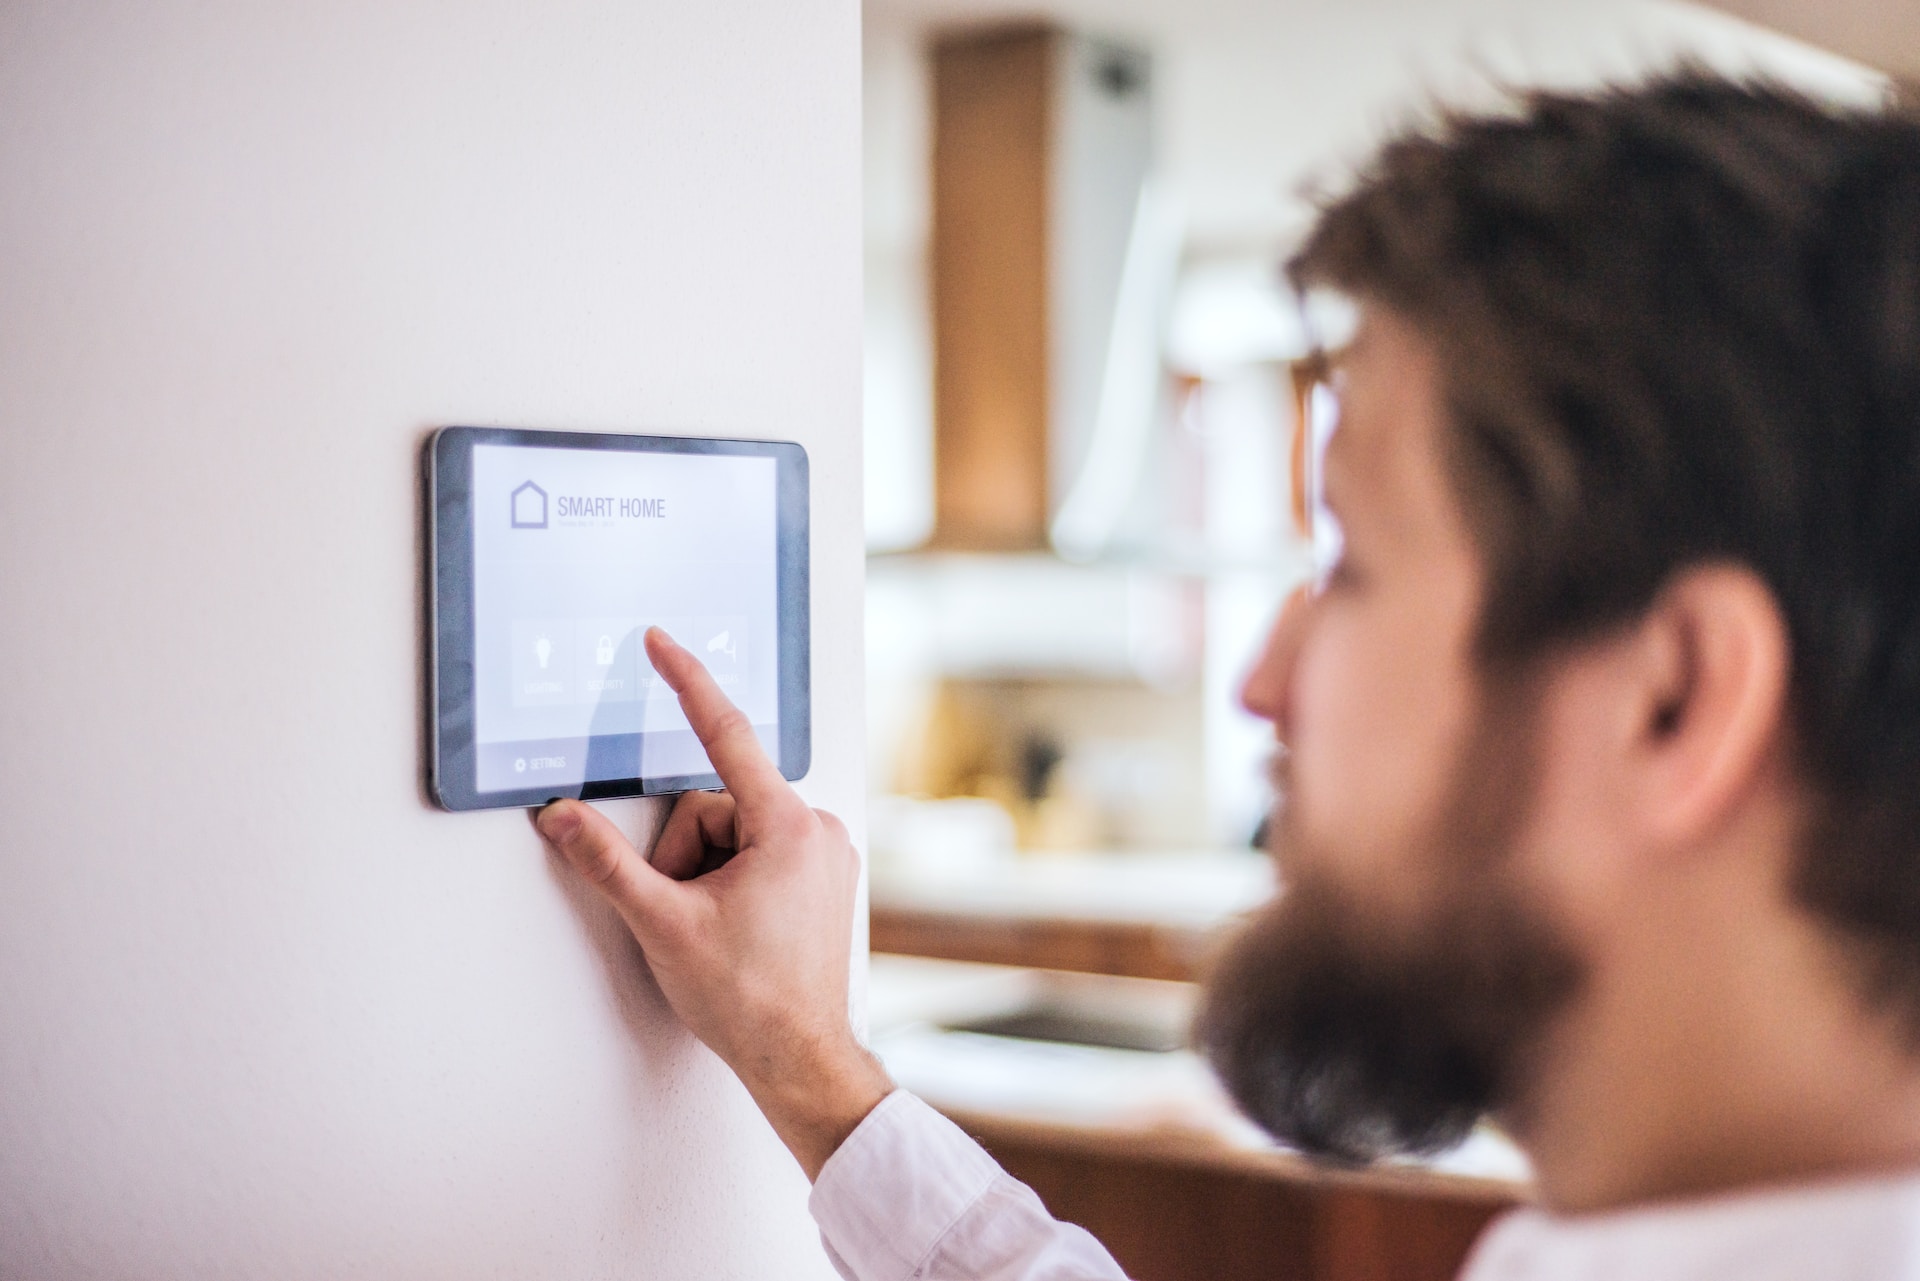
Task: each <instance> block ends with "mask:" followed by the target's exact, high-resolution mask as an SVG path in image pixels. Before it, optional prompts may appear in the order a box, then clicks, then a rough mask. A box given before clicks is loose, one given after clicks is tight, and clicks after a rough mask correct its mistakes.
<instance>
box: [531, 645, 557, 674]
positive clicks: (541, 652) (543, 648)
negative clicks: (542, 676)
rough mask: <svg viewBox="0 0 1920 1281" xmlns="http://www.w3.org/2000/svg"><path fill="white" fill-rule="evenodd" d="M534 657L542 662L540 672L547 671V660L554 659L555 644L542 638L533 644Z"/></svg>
mask: <svg viewBox="0 0 1920 1281" xmlns="http://www.w3.org/2000/svg"><path fill="white" fill-rule="evenodd" d="M533 656H534V657H535V658H537V659H539V660H540V670H541V671H545V670H546V669H547V660H548V659H549V658H552V657H553V642H552V641H550V640H548V639H547V638H546V637H544V636H542V637H541V638H540V639H539V640H537V641H535V642H534V643H533Z"/></svg>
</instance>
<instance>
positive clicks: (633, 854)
mask: <svg viewBox="0 0 1920 1281" xmlns="http://www.w3.org/2000/svg"><path fill="white" fill-rule="evenodd" d="M533 821H534V826H535V827H537V828H539V829H540V835H541V836H543V837H545V838H546V840H547V843H548V844H549V845H552V846H553V848H554V849H556V850H558V851H559V853H560V856H561V857H562V858H563V859H565V860H566V861H567V865H568V866H569V867H571V868H572V869H573V870H574V871H576V872H578V873H579V874H580V875H581V877H582V878H584V879H585V880H586V881H587V882H588V883H589V884H591V885H592V886H593V887H594V888H595V889H597V890H599V891H600V893H601V894H602V895H604V896H605V897H606V899H607V901H608V902H610V903H612V904H613V905H614V906H615V907H616V908H618V909H619V910H620V915H621V916H622V917H624V918H625V919H626V922H627V924H628V925H629V926H631V927H632V928H633V930H634V932H635V933H636V934H639V933H642V932H643V931H644V932H651V931H652V930H653V929H654V928H655V927H657V926H658V925H659V924H660V922H661V920H662V918H663V917H664V916H665V915H666V914H667V913H669V912H671V911H672V910H673V908H674V906H675V901H674V894H675V892H676V891H677V890H679V889H680V888H681V887H680V886H679V884H678V883H677V882H675V881H673V880H672V879H671V878H669V877H668V876H666V875H665V874H663V873H661V872H660V871H658V870H657V869H655V868H654V866H653V865H652V864H651V863H649V862H647V860H646V859H645V858H643V857H641V854H640V851H638V850H636V849H635V848H634V847H633V843H632V842H631V841H629V840H628V839H627V838H626V837H624V836H622V835H621V834H620V829H619V828H617V827H615V826H614V825H613V823H612V822H611V821H610V820H609V819H608V818H607V816H606V815H604V814H602V813H601V812H600V811H599V810H596V809H594V808H593V807H592V806H591V805H582V804H581V803H580V802H579V801H566V800H561V801H550V802H548V804H547V806H546V808H544V809H542V810H541V811H540V813H539V814H538V815H536V816H535V818H534V820H533Z"/></svg>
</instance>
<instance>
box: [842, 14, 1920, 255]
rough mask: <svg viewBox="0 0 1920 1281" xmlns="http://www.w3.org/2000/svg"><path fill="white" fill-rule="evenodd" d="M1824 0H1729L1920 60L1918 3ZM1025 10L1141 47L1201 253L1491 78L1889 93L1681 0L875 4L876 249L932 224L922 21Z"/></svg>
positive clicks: (1289, 208) (1809, 51)
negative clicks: (1767, 77) (1728, 77)
mask: <svg viewBox="0 0 1920 1281" xmlns="http://www.w3.org/2000/svg"><path fill="white" fill-rule="evenodd" d="M1817 4H1818V8H1817V11H1816V0H1801V2H1800V3H1799V4H1790V3H1786V2H1785V0H1724V7H1725V8H1727V9H1739V10H1741V11H1744V12H1746V13H1748V14H1750V15H1751V16H1753V17H1755V18H1771V17H1773V16H1775V15H1773V14H1772V13H1771V11H1772V10H1776V9H1777V10H1779V11H1781V13H1780V18H1781V23H1780V25H1782V26H1786V25H1788V21H1787V20H1788V19H1792V20H1793V23H1794V25H1795V27H1796V29H1800V28H1806V27H1812V26H1820V27H1822V28H1823V29H1827V28H1830V29H1831V31H1832V33H1833V34H1832V41H1833V43H1834V45H1835V46H1836V47H1845V48H1849V49H1856V50H1861V51H1865V52H1871V51H1873V50H1874V49H1876V48H1881V47H1894V46H1895V45H1896V44H1897V47H1899V48H1900V49H1902V50H1906V51H1912V56H1913V57H1915V58H1916V59H1920V4H1914V3H1913V0H1900V5H1899V6H1896V5H1894V4H1890V3H1886V0H1876V2H1875V3H1868V2H1867V0H1817ZM1802 11H1806V12H1802ZM1033 16H1044V17H1050V18H1052V19H1054V20H1056V21H1059V22H1061V23H1063V24H1065V25H1071V26H1076V27H1080V28H1083V29H1088V30H1093V31H1098V32H1102V33H1107V34H1111V35H1117V36H1120V37H1123V38H1130V39H1132V40H1134V41H1136V42H1138V43H1140V44H1142V45H1144V46H1145V47H1147V48H1149V49H1151V50H1152V52H1153V54H1154V58H1155V68H1156V70H1155V77H1156V88H1155V92H1156V98H1157V108H1158V113H1159V122H1158V125H1157V137H1156V148H1157V165H1158V167H1159V169H1160V170H1161V172H1162V173H1163V174H1164V175H1165V176H1166V178H1167V179H1168V180H1169V185H1170V186H1171V187H1172V189H1173V190H1174V192H1175V193H1176V195H1177V197H1178V198H1179V199H1180V200H1181V202H1182V203H1183V205H1184V207H1185V212H1186V220H1187V227H1188V244H1189V246H1190V249H1191V251H1192V252H1195V253H1198V254H1202V255H1206V254H1214V255H1220V256H1233V255H1237V254H1247V255H1257V256H1259V257H1261V258H1267V257H1269V256H1270V255H1271V254H1272V253H1273V252H1274V251H1275V250H1276V249H1277V248H1280V247H1282V246H1284V245H1285V243H1286V242H1287V241H1289V240H1290V239H1292V238H1293V237H1295V236H1297V235H1298V234H1299V231H1300V230H1301V228H1302V227H1303V226H1304V225H1305V223H1306V222H1307V220H1308V218H1309V216H1310V210H1311V201H1310V200H1309V199H1308V198H1307V197H1306V195H1305V194H1304V193H1305V190H1306V189H1307V188H1309V187H1310V186H1311V185H1312V184H1313V183H1315V182H1316V181H1322V180H1337V179H1338V177H1339V176H1340V174H1341V173H1342V172H1344V170H1345V168H1346V167H1347V166H1348V165H1350V164H1351V163H1352V161H1353V160H1354V159H1355V158H1357V157H1359V156H1361V155H1364V154H1365V153H1366V152H1367V151H1369V150H1371V148H1372V147H1373V145H1374V144H1375V143H1377V142H1378V140H1379V139H1380V137H1381V136H1382V135H1383V134H1384V133H1386V132H1387V131H1389V130H1390V129H1392V128H1393V127H1394V126H1395V125H1396V124H1399V123H1401V122H1403V121H1405V120H1406V119H1407V118H1408V117H1409V116H1410V115H1413V114H1416V113H1418V112H1419V111H1420V110H1421V109H1422V108H1423V107H1425V106H1427V105H1430V104H1431V103H1432V102H1434V101H1436V100H1445V101H1447V102H1449V103H1454V104H1461V103H1466V104H1472V103H1474V102H1478V101H1485V102H1488V103H1492V102H1497V101H1498V100H1499V98H1500V94H1501V86H1503V85H1514V84H1530V85H1531V84H1546V85H1556V86H1563V87H1569V88H1577V87H1581V86H1587V85H1594V84H1598V83H1601V82H1603V81H1607V80H1618V79H1622V78H1632V77H1634V76H1636V75H1640V74H1644V73H1645V72H1646V71H1648V70H1649V69H1652V68H1656V67H1661V66H1667V65H1671V64H1672V63H1673V62H1674V61H1675V60H1677V59H1679V58H1683V57H1685V58H1692V59H1695V60H1698V61H1700V62H1704V63H1706V64H1707V65H1709V66H1713V67H1716V68H1720V69H1723V70H1726V71H1729V72H1734V73H1750V72H1755V71H1761V72H1766V73H1769V74H1772V75H1776V76H1780V77H1783V78H1786V79H1789V80H1792V81H1794V82H1796V83H1799V84H1801V85H1802V86H1804V87H1807V88H1810V89H1811V90H1813V91H1814V92H1816V93H1819V94H1822V95H1826V96H1830V97H1836V98H1840V99H1844V100H1878V99H1881V98H1884V97H1885V96H1886V94H1887V93H1888V92H1889V81H1888V80H1887V78H1886V77H1885V76H1884V75H1881V74H1879V73H1877V72H1874V71H1870V70H1868V69H1867V68H1866V67H1864V66H1862V65H1861V64H1859V63H1856V62H1852V61H1849V60H1847V59H1845V58H1843V57H1840V56H1838V55H1836V54H1833V53H1830V52H1824V51H1821V50H1818V49H1815V48H1813V47H1811V46H1809V45H1806V44H1803V43H1801V42H1799V41H1797V40H1793V39H1790V38H1788V37H1786V36H1783V35H1780V34H1778V33H1776V32H1774V31H1771V30H1767V29H1764V28H1762V27H1760V26H1758V25H1755V24H1754V23H1753V22H1749V21H1746V20H1743V19H1742V18H1740V17H1735V16H1731V15H1729V14H1728V13H1724V12H1720V11H1717V10H1714V9H1708V8H1704V7H1701V6H1698V5H1694V4H1687V3H1681V2H1679V0H1338V2H1337V3H1333V2H1329V0H1292V2H1291V3H1289V2H1288V0H867V3H866V9H865V17H866V25H867V66H866V72H867V75H866V82H867V99H868V101H867V133H868V150H867V163H868V174H869V182H868V205H867V214H868V230H869V244H870V245H873V244H876V243H880V244H887V243H891V244H894V245H899V246H905V245H908V244H913V243H917V242H919V241H920V240H921V238H922V237H923V236H924V230H925V228H924V219H925V202H924V193H923V192H922V191H921V190H920V188H919V182H920V180H919V179H918V177H917V175H918V174H919V173H921V172H922V171H923V169H924V146H925V120H924V111H925V106H924V81H923V80H922V79H921V78H920V77H921V74H922V73H921V71H920V60H919V50H920V48H921V45H922V43H923V41H924V39H925V37H926V34H927V33H928V32H929V31H932V30H937V29H941V28H945V27H951V26H956V25H968V24H978V23H983V22H991V21H994V20H996V19H1006V18H1012V17H1033ZM1812 34H1816V35H1818V34H1820V33H1818V32H1814V33H1812ZM1916 69H1920V68H1916Z"/></svg>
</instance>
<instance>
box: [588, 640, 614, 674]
mask: <svg viewBox="0 0 1920 1281" xmlns="http://www.w3.org/2000/svg"><path fill="white" fill-rule="evenodd" d="M593 661H594V662H596V663H598V664H600V666H602V667H611V666H613V637H611V636H602V637H601V638H600V643H599V644H598V645H595V646H594V647H593Z"/></svg>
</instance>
